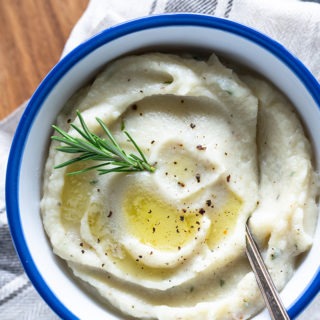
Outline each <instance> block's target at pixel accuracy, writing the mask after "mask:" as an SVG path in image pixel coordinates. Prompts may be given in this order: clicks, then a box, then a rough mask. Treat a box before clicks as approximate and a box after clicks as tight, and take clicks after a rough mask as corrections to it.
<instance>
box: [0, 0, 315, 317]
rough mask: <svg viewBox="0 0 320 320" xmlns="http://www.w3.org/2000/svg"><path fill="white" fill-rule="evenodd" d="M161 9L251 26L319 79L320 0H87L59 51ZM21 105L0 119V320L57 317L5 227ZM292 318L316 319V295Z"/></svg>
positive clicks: (67, 49) (161, 10) (66, 50)
mask: <svg viewBox="0 0 320 320" xmlns="http://www.w3.org/2000/svg"><path fill="white" fill-rule="evenodd" d="M163 12H197V13H205V14H209V15H214V16H217V17H222V18H226V19H230V20H233V21H237V22H240V23H243V24H245V25H247V26H250V27H253V28H255V29H257V30H259V31H261V32H263V33H265V34H267V35H269V36H270V37H272V38H274V39H275V40H277V41H279V42H280V43H282V44H283V45H284V46H285V47H287V48H288V49H289V50H290V51H291V52H292V53H293V54H295V55H296V56H297V57H298V58H299V59H300V60H301V61H302V62H303V63H304V64H305V65H306V66H307V67H308V68H309V69H310V71H311V72H312V73H313V74H314V76H315V77H316V78H317V79H318V80H320V55H319V53H320V0H313V1H299V0H189V1H186V0H91V1H90V2H89V5H88V7H87V9H86V11H85V12H84V14H83V16H82V17H81V18H80V20H79V21H78V23H77V24H76V25H75V27H74V29H73V31H72V33H71V35H70V37H69V39H68V41H67V43H66V45H65V48H64V51H63V53H62V55H65V54H67V53H68V52H69V51H70V50H72V49H73V48H74V47H75V46H76V45H78V44H80V43H81V42H83V41H84V40H86V39H88V38H89V37H91V36H92V35H94V34H96V33H98V32H99V31H101V30H103V29H105V28H107V27H110V26H112V25H115V24H117V23H120V22H123V21H126V20H130V19H134V18H137V17H141V16H147V15H151V14H159V13H163ZM24 106H25V104H24V105H23V106H21V107H20V108H18V109H17V111H16V112H14V113H13V114H12V115H10V116H9V117H8V118H6V119H4V120H3V121H1V122H0V252H1V254H0V315H1V316H0V318H1V319H2V320H15V319H20V320H24V319H30V320H34V319H36V320H42V319H43V320H50V319H58V317H57V316H56V315H55V314H54V312H53V311H51V310H50V309H49V307H48V306H47V305H46V304H45V302H44V301H43V300H42V299H41V298H40V297H39V295H38V293H37V292H36V291H35V290H34V288H33V287H32V285H31V283H30V282H29V280H28V278H27V276H26V275H25V273H24V272H23V269H22V267H21V264H20V262H19V260H18V258H17V256H16V254H15V251H14V248H13V245H12V242H11V238H10V234H9V230H8V223H7V217H6V207H5V201H4V185H5V170H6V163H7V157H8V152H9V148H10V144H11V140H12V136H13V134H14V131H15V128H16V125H17V123H18V121H19V119H20V116H21V114H22V112H23V109H24ZM298 319H299V320H318V319H320V296H319V295H318V297H316V298H315V299H314V300H313V302H312V303H311V304H310V305H309V307H308V308H307V309H306V310H305V311H304V312H303V313H302V314H301V315H300V316H299V317H298ZM84 320H87V319H84Z"/></svg>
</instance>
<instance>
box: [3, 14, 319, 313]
mask: <svg viewBox="0 0 320 320" xmlns="http://www.w3.org/2000/svg"><path fill="white" fill-rule="evenodd" d="M177 49H178V50H187V51H201V52H202V51H204V52H216V53H217V54H218V55H219V54H220V55H223V56H225V57H228V58H230V59H232V60H234V61H237V62H239V63H241V64H243V65H244V66H247V67H249V68H251V69H253V70H255V71H257V72H258V73H261V74H263V75H264V76H265V77H266V78H268V79H269V80H271V81H272V82H273V83H274V84H275V85H276V86H277V87H278V88H280V90H282V91H283V92H284V93H285V94H286V95H287V96H288V98H289V99H290V100H291V101H292V102H293V103H294V105H295V107H296V109H297V111H298V113H299V114H300V116H301V118H302V121H303V122H304V123H305V125H306V127H307V131H308V135H309V137H310V139H311V142H312V144H313V147H314V152H315V155H316V157H315V165H316V167H317V168H318V169H319V167H320V166H319V161H320V141H319V139H316V138H317V136H319V133H320V127H319V123H320V112H319V105H318V104H319V101H316V97H315V94H316V92H317V91H318V93H319V87H318V84H317V83H316V81H315V80H314V78H312V76H311V75H310V74H309V73H308V71H307V70H306V69H305V68H304V67H303V66H302V65H301V63H300V62H298V61H297V60H296V59H295V58H294V57H292V56H291V55H290V54H289V53H287V52H286V51H285V49H284V48H282V47H281V46H280V45H278V44H277V43H275V42H274V41H272V40H270V39H268V38H266V37H264V36H262V35H260V34H258V33H257V32H255V31H253V30H250V29H248V28H246V27H243V26H240V25H238V24H235V23H232V22H230V21H225V20H221V19H217V18H212V17H206V16H198V15H174V16H173V15H166V16H154V17H150V18H145V19H140V20H138V21H132V22H129V23H126V24H123V25H120V26H118V27H115V28H111V29H109V30H106V31H105V32H103V33H101V34H99V35H98V36H96V37H95V38H93V39H91V40H89V41H88V42H87V43H86V44H83V45H81V46H79V47H78V48H77V49H76V50H74V51H73V52H71V53H70V54H69V55H67V56H66V57H65V58H64V59H63V60H62V61H61V62H60V63H59V64H58V65H57V66H56V67H55V68H54V69H53V70H52V71H51V73H50V74H49V75H48V76H47V77H46V79H45V80H44V81H43V82H42V84H41V85H40V87H39V88H38V90H37V91H36V92H35V94H34V95H33V97H32V99H31V101H30V103H29V105H28V107H27V109H26V111H25V113H24V115H23V116H22V119H21V122H20V124H19V127H18V130H17V133H16V136H15V139H14V142H13V146H12V151H11V154H10V160H9V161H10V162H9V163H10V165H9V169H8V174H7V204H8V216H9V223H10V228H11V232H12V236H13V239H14V242H15V245H16V248H17V251H18V253H19V256H20V259H21V261H22V263H23V264H24V267H25V269H26V272H27V273H28V275H29V277H30V278H31V280H32V282H33V283H34V285H35V287H36V288H37V289H38V291H39V292H40V294H41V295H42V296H43V297H44V298H45V300H46V301H47V303H49V305H50V306H51V307H52V308H53V309H54V310H55V311H56V312H57V313H58V314H59V315H60V316H61V317H63V318H66V319H72V318H74V317H75V318H81V319H88V318H91V319H104V318H105V317H106V313H107V312H108V311H106V309H105V307H103V306H102V304H100V303H99V302H97V300H96V299H94V298H91V297H90V295H88V293H87V292H85V291H84V290H82V289H81V285H79V284H78V283H77V282H76V281H74V279H73V278H72V276H71V273H70V272H69V270H68V268H67V267H66V266H65V265H64V263H63V262H61V261H60V260H59V259H58V258H57V257H56V256H55V255H54V254H53V253H52V250H51V246H50V244H49V242H48V239H47V237H46V235H45V233H44V230H43V227H42V222H41V218H40V212H39V202H40V197H41V184H42V182H41V181H42V171H43V166H44V161H45V159H46V152H47V149H48V144H49V142H50V135H51V134H52V130H51V124H52V123H54V122H55V118H56V116H57V115H58V113H59V112H60V110H61V108H62V107H63V105H64V103H65V102H66V100H67V99H68V98H69V97H70V96H71V95H72V94H73V93H74V92H75V91H76V90H77V89H78V88H79V87H81V86H82V85H84V84H85V83H86V82H87V81H88V80H89V79H91V78H92V77H93V76H94V75H95V74H96V73H97V71H98V70H99V69H101V67H102V66H104V65H105V64H106V63H107V62H108V61H111V60H113V59H114V58H116V57H119V56H121V55H125V54H128V53H131V52H137V51H139V52H141V51H150V50H158V51H159V50H160V51H170V50H172V51H175V50H177ZM314 239H315V243H314V246H313V247H312V249H311V251H310V252H309V253H308V254H307V255H306V257H305V259H304V260H303V261H302V263H301V265H300V267H299V269H298V270H297V272H296V273H295V274H294V276H293V278H292V279H291V281H290V282H289V283H288V285H287V286H286V287H285V289H284V290H283V291H282V293H281V297H282V299H283V301H284V304H285V306H286V307H287V308H289V312H290V314H291V316H295V315H296V314H297V313H298V312H300V311H301V309H303V307H304V306H305V305H306V304H307V302H309V300H310V299H311V297H312V296H313V295H314V294H315V292H316V290H317V289H318V288H319V282H320V281H319V276H317V272H318V267H319V260H318V258H317V255H318V254H317V252H316V248H317V247H319V245H320V226H319V225H318V227H317V229H316V234H315V238H314ZM61 271H62V272H61ZM315 277H316V279H314V278H315ZM313 280H314V281H313ZM312 281H313V282H312ZM311 283H312V284H311ZM305 290H306V292H305V293H304V294H303V295H302V293H303V292H304V291H305ZM108 316H109V318H110V319H117V315H116V314H115V313H112V312H110V314H108ZM255 319H268V315H267V313H266V311H264V312H262V313H261V314H259V315H258V316H257V317H255Z"/></svg>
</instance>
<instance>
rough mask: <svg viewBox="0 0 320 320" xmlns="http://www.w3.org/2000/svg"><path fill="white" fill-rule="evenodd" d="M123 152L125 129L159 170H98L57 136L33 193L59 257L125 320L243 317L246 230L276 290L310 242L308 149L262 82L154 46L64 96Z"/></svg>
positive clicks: (251, 306) (249, 308)
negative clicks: (40, 185) (74, 160)
mask: <svg viewBox="0 0 320 320" xmlns="http://www.w3.org/2000/svg"><path fill="white" fill-rule="evenodd" d="M76 110H79V111H80V112H81V113H82V116H83V118H84V119H85V121H86V123H87V125H88V127H89V128H90V130H91V131H93V132H95V133H96V134H101V128H100V126H99V124H98V123H97V121H96V120H95V118H96V117H99V118H100V119H102V120H103V121H104V122H105V123H106V124H107V125H108V127H109V128H110V130H111V131H112V133H113V134H114V136H115V137H116V140H117V141H118V142H119V144H120V145H121V146H122V147H123V149H125V150H129V151H130V150H133V146H132V144H131V143H130V142H128V141H127V139H126V136H125V135H124V134H123V132H122V131H121V127H122V125H123V123H125V127H126V130H127V131H128V132H129V133H130V134H131V135H132V137H133V138H134V139H135V141H136V142H137V144H138V145H139V146H140V148H141V149H142V150H143V152H144V154H145V155H146V158H147V159H148V161H149V163H151V164H154V165H155V167H156V170H155V172H154V173H150V172H136V173H130V174H126V173H110V174H105V175H98V174H97V173H96V172H94V171H90V172H88V173H85V174H80V175H74V176H70V175H66V173H67V172H68V171H74V170H76V169H81V168H82V166H84V165H85V164H81V165H79V164H77V165H73V166H71V167H69V168H68V167H67V168H62V169H53V167H54V166H55V165H57V164H60V163H62V162H63V161H66V160H68V157H69V155H67V154H64V153H61V152H57V151H56V150H55V148H56V147H57V142H56V141H55V142H53V143H52V145H51V147H50V151H49V157H48V160H47V164H46V168H45V176H44V192H43V198H42V201H41V209H42V217H43V223H44V227H45V230H46V232H47V234H48V236H49V238H50V241H51V243H52V247H53V250H54V252H55V253H56V254H57V255H58V256H59V257H61V258H62V259H64V260H66V262H67V264H68V266H69V267H70V268H71V269H72V271H73V273H74V274H75V276H76V277H78V278H80V279H81V280H83V281H85V282H87V283H89V284H90V285H91V286H92V287H93V288H95V289H96V290H97V291H98V292H99V294H100V295H101V296H102V297H103V298H104V299H106V301H108V302H109V303H111V304H112V305H113V306H114V307H116V308H117V309H119V310H121V311H122V312H123V313H124V314H129V315H131V316H134V317H137V318H139V319H141V318H156V319H165V320H170V319H247V318H249V317H250V316H252V315H254V314H255V313H257V312H258V311H259V310H260V309H261V308H262V307H263V301H262V299H261V295H260V292H259V289H258V287H257V284H256V281H255V278H254V275H253V273H252V271H251V269H250V266H249V264H248V261H247V258H246V255H245V236H244V231H245V224H246V221H247V219H248V218H249V217H251V219H250V226H251V229H252V231H253V233H254V235H255V238H256V240H257V242H258V244H259V246H260V249H261V251H262V254H263V256H264V260H265V262H266V264H267V266H268V268H269V270H270V273H271V275H272V277H273V279H274V281H275V283H276V285H277V287H278V289H281V288H283V287H284V286H285V284H286V282H287V281H288V280H289V279H290V277H291V276H292V274H293V273H294V271H295V267H296V261H297V257H299V255H300V254H301V253H303V252H305V251H306V250H308V249H309V248H310V246H311V244H312V234H313V228H314V225H315V221H316V219H317V205H316V197H317V192H318V189H317V184H316V174H315V171H314V169H313V167H312V150H311V147H310V144H309V142H308V140H307V138H306V136H305V134H304V131H303V128H302V125H301V123H300V121H299V119H298V117H297V115H296V114H295V112H294V110H293V107H292V106H291V105H290V103H289V101H288V100H287V99H286V98H285V97H284V96H283V95H282V94H281V93H279V92H278V91H277V90H276V89H275V88H274V87H273V86H272V85H270V84H269V83H267V82H266V81H264V80H262V79H260V78H258V77H256V76H252V75H250V74H243V73H242V72H240V73H239V74H238V75H237V74H236V73H235V72H234V71H232V70H231V69H230V68H227V67H226V66H224V65H223V64H222V63H221V62H220V61H219V59H218V58H217V57H216V56H215V55H212V56H211V57H210V58H209V59H208V60H200V59H194V58H192V57H188V56H186V57H183V56H178V55H170V54H161V53H149V54H143V55H135V56H128V57H124V58H121V59H119V60H117V61H114V62H112V63H110V64H109V65H108V66H107V67H106V68H105V69H104V70H103V71H102V72H101V73H100V74H99V75H98V76H97V77H96V78H95V80H94V81H93V82H92V83H91V84H89V85H88V86H86V87H84V88H82V89H81V90H80V91H78V92H77V93H76V94H75V95H74V96H73V97H72V98H71V99H70V100H69V101H68V103H67V105H66V107H65V108H64V109H63V111H62V113H61V114H60V115H59V117H58V119H57V124H58V126H60V127H61V128H63V129H64V130H66V131H69V130H70V132H69V133H70V134H76V133H75V132H74V130H72V129H70V122H74V123H75V124H79V123H78V119H76Z"/></svg>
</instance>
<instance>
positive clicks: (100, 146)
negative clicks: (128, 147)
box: [51, 112, 155, 174]
mask: <svg viewBox="0 0 320 320" xmlns="http://www.w3.org/2000/svg"><path fill="white" fill-rule="evenodd" d="M77 116H78V118H79V120H80V124H81V127H78V126H76V125H75V124H71V127H72V128H74V129H75V130H76V131H77V132H78V133H79V135H80V137H73V136H71V135H70V134H68V133H67V132H66V131H64V130H62V129H61V128H59V127H57V126H55V125H53V126H52V127H53V128H54V129H55V130H56V132H58V133H59V134H60V136H52V137H51V139H52V140H56V141H59V142H61V143H62V145H61V146H59V147H57V148H56V150H58V151H61V152H65V153H71V154H76V156H75V157H74V158H72V159H70V160H67V161H65V162H63V163H61V164H59V165H57V166H55V167H54V168H55V169H58V168H62V167H66V166H69V165H71V164H74V163H77V162H84V161H89V160H92V161H95V162H98V163H97V164H95V165H91V166H88V167H86V168H84V169H81V170H78V171H72V172H70V173H68V174H80V173H85V172H87V171H90V170H94V169H96V170H97V171H98V172H99V174H106V173H110V172H137V171H149V172H153V171H155V168H154V167H153V166H151V165H150V164H149V163H148V161H147V159H146V157H145V156H144V154H143V152H142V150H141V149H140V147H139V146H138V145H137V143H136V142H135V141H134V140H133V138H132V137H131V135H130V134H129V133H128V132H127V131H126V130H123V132H124V134H125V135H126V136H127V138H128V139H129V141H130V142H131V143H132V144H133V146H134V148H135V149H136V151H137V152H138V155H135V154H132V153H130V154H127V153H126V152H125V151H124V150H123V149H122V148H121V146H120V145H119V144H118V143H117V141H116V140H115V138H114V137H113V135H112V134H111V132H110V130H109V129H108V127H107V126H106V124H105V123H104V122H103V121H102V120H101V119H99V118H96V120H97V122H98V123H99V125H100V126H101V128H102V129H103V131H104V133H105V134H106V138H101V137H99V136H98V135H96V134H95V133H93V132H91V131H90V130H89V128H88V126H87V125H86V123H85V121H84V119H83V117H82V115H81V114H80V112H77ZM123 129H124V128H123ZM106 167H107V168H106Z"/></svg>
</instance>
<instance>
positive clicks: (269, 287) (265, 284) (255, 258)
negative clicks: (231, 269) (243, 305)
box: [246, 224, 290, 320]
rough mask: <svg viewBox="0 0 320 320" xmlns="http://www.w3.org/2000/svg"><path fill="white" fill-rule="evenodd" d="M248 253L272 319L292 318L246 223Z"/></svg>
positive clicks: (284, 319)
mask: <svg viewBox="0 0 320 320" xmlns="http://www.w3.org/2000/svg"><path fill="white" fill-rule="evenodd" d="M246 254H247V256H248V259H249V262H250V265H251V267H252V269H253V272H254V274H255V277H256V280H257V283H258V285H259V288H260V291H261V293H262V296H263V298H264V301H265V303H266V306H267V308H268V310H269V313H270V316H271V319H272V320H290V318H289V315H288V313H287V311H286V309H285V308H284V306H283V304H282V302H281V299H280V297H279V294H278V292H277V289H276V287H275V285H274V283H273V281H272V279H271V276H270V274H269V272H268V270H267V268H266V266H265V264H264V262H263V260H262V257H261V254H260V252H259V249H258V247H257V245H256V243H255V241H254V239H253V236H252V234H251V232H250V229H249V227H248V225H247V224H246Z"/></svg>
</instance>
